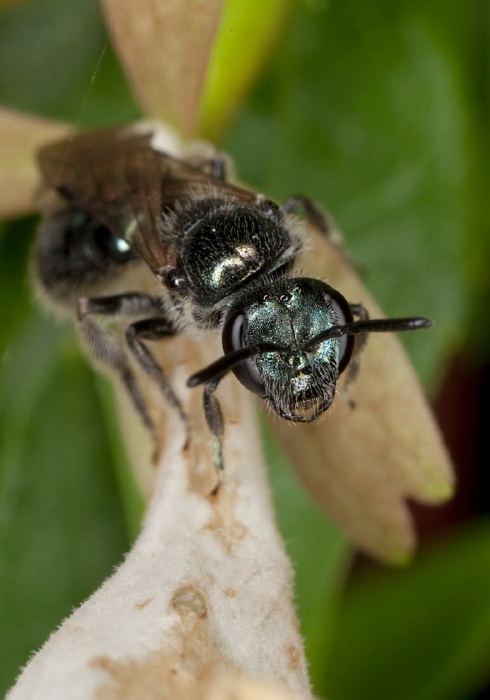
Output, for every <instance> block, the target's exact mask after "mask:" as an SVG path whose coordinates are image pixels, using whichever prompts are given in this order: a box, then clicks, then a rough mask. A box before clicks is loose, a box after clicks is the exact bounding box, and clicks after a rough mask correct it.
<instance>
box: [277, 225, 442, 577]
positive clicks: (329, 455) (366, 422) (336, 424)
mask: <svg viewBox="0 0 490 700" xmlns="http://www.w3.org/2000/svg"><path fill="white" fill-rule="evenodd" d="M312 234H313V240H314V247H313V248H312V250H311V252H310V254H309V255H308V256H307V258H306V259H305V260H304V261H303V265H302V267H303V269H304V270H306V272H307V273H313V274H314V275H318V276H321V277H322V278H324V279H326V280H327V281H328V282H329V283H330V284H331V285H332V286H334V287H335V288H336V289H339V291H340V292H342V294H344V296H345V297H346V298H347V299H348V300H349V301H350V302H352V303H356V302H361V303H363V304H364V305H365V306H366V308H367V309H368V311H369V313H370V315H371V317H373V318H374V317H378V318H379V317H382V316H383V314H382V312H381V311H380V309H379V307H377V305H376V304H375V302H374V301H373V300H372V298H371V297H370V296H369V294H368V293H367V291H366V290H365V289H364V287H363V285H362V284H361V282H360V280H359V278H358V277H357V275H356V274H355V273H354V272H353V269H352V266H351V265H350V264H349V262H348V261H347V259H346V257H345V256H344V254H343V253H342V251H340V249H339V248H337V247H336V246H334V245H332V244H331V243H329V242H327V241H326V240H325V239H324V238H323V237H321V236H320V235H319V234H317V233H313V232H312ZM421 311H423V310H421ZM430 332H434V331H431V330H426V331H423V332H422V331H421V332H420V333H421V334H420V342H421V343H423V342H424V337H423V333H430ZM340 391H342V383H340ZM348 394H349V397H351V398H352V399H353V400H354V402H355V404H356V406H355V407H354V408H353V407H351V406H350V405H349V403H348V402H347V401H346V400H345V399H344V398H343V397H342V396H341V395H339V396H337V397H336V399H335V401H334V403H333V405H332V407H331V408H330V410H329V411H328V412H327V413H326V415H325V416H324V418H323V419H320V420H319V421H317V422H316V423H313V424H306V425H302V426H299V427H298V426H290V425H288V424H287V423H285V422H284V421H278V420H273V421H272V427H273V430H274V432H275V434H276V436H277V437H278V439H279V441H280V442H281V443H282V444H283V445H284V447H285V449H286V451H287V452H288V454H289V456H290V457H291V458H292V460H293V463H294V466H295V469H296V471H297V473H298V476H299V478H300V479H301V481H303V483H304V484H305V485H306V487H307V488H308V490H309V491H310V492H311V493H312V495H313V496H314V498H315V499H316V500H317V502H318V503H319V504H320V505H321V506H322V508H324V509H325V511H326V512H327V513H328V514H329V515H330V516H331V518H332V519H333V520H334V521H335V522H336V523H337V524H338V525H339V526H340V527H341V528H342V530H344V531H345V532H346V533H347V534H348V535H349V536H350V537H351V538H352V539H353V540H354V541H355V542H357V543H358V544H359V545H360V546H361V547H362V548H363V549H365V550H366V551H367V552H369V553H370V554H372V555H373V556H375V557H377V558H380V559H382V560H386V561H390V562H394V563H396V562H398V563H403V562H405V561H406V560H407V559H408V558H409V557H410V554H411V552H412V550H413V548H414V546H415V533H414V528H413V523H412V519H411V515H410V512H409V508H408V506H407V499H412V500H414V501H418V502H420V503H426V504H437V503H441V502H443V501H445V500H447V499H448V498H449V497H450V496H451V495H452V491H453V472H452V467H451V463H450V460H449V457H448V454H447V451H446V449H445V446H444V444H443V442H442V438H441V435H440V432H439V430H438V428H437V425H436V423H435V420H434V418H433V416H432V413H431V410H430V407H429V406H428V403H427V400H426V398H425V396H424V392H423V390H422V388H421V386H420V383H419V380H418V378H417V376H416V374H415V371H414V370H413V368H412V366H411V364H410V362H409V360H408V358H407V356H406V353H405V351H404V349H403V347H402V345H401V343H400V341H399V340H398V338H397V337H396V336H395V335H393V334H389V333H379V334H376V333H373V334H371V335H370V336H369V340H368V343H367V347H366V349H365V350H364V352H363V354H362V356H361V367H360V371H359V375H358V377H357V378H356V380H355V382H354V383H353V384H352V385H351V386H350V387H349V390H348Z"/></svg>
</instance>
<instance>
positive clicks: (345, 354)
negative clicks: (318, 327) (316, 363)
mask: <svg viewBox="0 0 490 700" xmlns="http://www.w3.org/2000/svg"><path fill="white" fill-rule="evenodd" d="M332 291H333V290H332ZM325 297H326V300H327V303H328V305H329V306H330V308H331V309H332V312H333V314H332V315H333V317H334V318H333V319H332V321H333V324H332V325H335V326H344V325H345V324H346V323H349V322H350V321H351V320H352V312H351V310H350V306H349V303H348V301H347V299H345V297H343V296H342V295H341V294H340V292H336V294H326V295H325ZM353 345H354V339H353V337H352V336H349V335H341V336H340V338H339V373H341V372H343V371H344V369H345V368H346V367H347V365H348V364H349V361H350V358H351V355H352V349H353Z"/></svg>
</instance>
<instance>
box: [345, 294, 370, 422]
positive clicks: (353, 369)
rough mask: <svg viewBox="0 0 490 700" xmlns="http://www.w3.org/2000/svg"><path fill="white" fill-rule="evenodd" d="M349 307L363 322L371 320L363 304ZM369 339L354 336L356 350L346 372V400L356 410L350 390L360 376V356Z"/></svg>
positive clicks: (363, 334) (360, 335)
mask: <svg viewBox="0 0 490 700" xmlns="http://www.w3.org/2000/svg"><path fill="white" fill-rule="evenodd" d="M349 306H350V309H351V311H352V314H353V316H357V317H358V318H359V319H360V320H361V321H367V320H368V319H369V313H368V311H367V309H366V308H365V307H364V306H362V304H349ZM367 339H368V333H359V334H357V335H356V336H354V349H353V351H352V358H351V361H350V363H349V366H348V367H347V371H346V379H345V385H344V389H343V391H344V398H345V400H346V401H347V402H348V403H349V404H350V405H351V406H352V408H355V405H356V404H355V402H354V401H353V400H352V399H351V398H350V396H349V392H348V389H349V386H350V385H351V384H352V382H354V381H355V379H356V377H357V375H358V372H359V365H360V362H359V361H360V356H361V353H362V351H363V350H364V348H365V346H366V342H367Z"/></svg>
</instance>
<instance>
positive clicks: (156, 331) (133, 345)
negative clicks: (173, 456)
mask: <svg viewBox="0 0 490 700" xmlns="http://www.w3.org/2000/svg"><path fill="white" fill-rule="evenodd" d="M176 333H177V331H176V329H175V327H174V326H173V324H172V323H171V322H170V321H168V320H167V319H165V318H146V319H143V320H142V321H136V322H135V323H132V324H131V325H129V326H128V327H127V328H126V341H127V343H128V347H129V350H130V351H131V354H132V356H133V357H134V359H135V360H136V362H137V363H138V364H139V366H140V367H141V369H143V371H144V372H145V373H146V374H147V375H148V376H149V377H150V378H151V379H152V380H153V381H154V382H156V384H157V385H158V387H159V389H160V391H161V393H162V394H163V396H164V397H165V400H166V401H167V403H168V404H170V406H171V407H172V408H174V409H175V410H176V411H177V412H178V414H179V416H180V418H181V420H182V422H183V424H184V426H185V430H186V435H187V437H186V442H185V445H184V449H185V448H186V447H188V445H189V438H190V423H189V417H188V416H187V414H186V413H185V411H184V409H183V407H182V404H181V403H180V401H179V399H178V398H177V396H176V394H175V393H174V391H173V389H172V387H171V386H170V384H169V383H168V380H167V378H166V376H165V373H164V372H163V370H162V368H161V366H160V365H159V364H158V362H157V361H156V360H155V358H154V357H153V355H152V354H151V352H150V351H149V350H148V348H147V347H146V346H145V345H144V343H142V340H161V339H162V338H168V337H169V336H171V335H175V334H176Z"/></svg>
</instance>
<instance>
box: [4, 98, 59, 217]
mask: <svg viewBox="0 0 490 700" xmlns="http://www.w3.org/2000/svg"><path fill="white" fill-rule="evenodd" d="M69 131H70V127H69V126H67V125H66V124H63V123H61V122H55V121H50V120H48V119H43V118H42V117H36V116H34V115H30V114H22V113H20V112H15V111H14V110H10V109H6V108H1V109H0V216H1V217H2V218H10V217H15V216H21V215H23V214H28V213H30V212H32V211H34V209H35V206H34V196H35V193H36V190H37V188H38V187H39V184H40V175H39V170H38V168H37V165H36V160H35V155H36V151H37V150H38V148H39V147H40V146H42V145H44V144H45V143H48V142H49V141H54V140H55V139H57V138H62V137H63V136H66V135H67V134H68V133H69Z"/></svg>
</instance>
